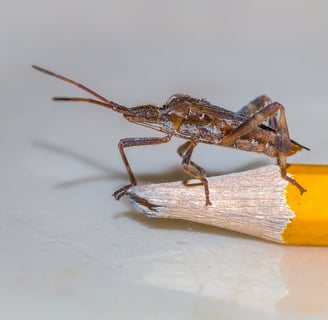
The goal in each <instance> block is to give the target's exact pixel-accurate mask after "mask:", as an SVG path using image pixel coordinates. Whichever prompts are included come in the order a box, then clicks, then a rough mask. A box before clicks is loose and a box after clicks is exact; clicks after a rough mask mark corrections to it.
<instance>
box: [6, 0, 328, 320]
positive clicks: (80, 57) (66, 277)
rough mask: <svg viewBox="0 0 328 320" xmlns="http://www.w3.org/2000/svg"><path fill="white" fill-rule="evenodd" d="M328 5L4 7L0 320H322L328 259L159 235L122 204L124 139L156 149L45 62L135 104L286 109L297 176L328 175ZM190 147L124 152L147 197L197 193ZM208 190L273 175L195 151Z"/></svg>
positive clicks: (187, 233) (260, 159) (197, 235)
mask: <svg viewBox="0 0 328 320" xmlns="http://www.w3.org/2000/svg"><path fill="white" fill-rule="evenodd" d="M327 10H328V3H327V2H326V1H318V0H317V1H296V0H294V1H292V0H287V1H282V0H281V1H260V0H253V1H161V2H157V1H146V0H144V1H129V0H127V1H93V2H92V1H62V0H57V1H37V0H32V1H28V2H19V1H6V0H5V1H2V2H1V12H0V25H1V28H0V43H1V51H0V67H1V73H0V81H1V91H0V92H1V104H0V112H1V117H0V121H1V125H0V143H1V145H0V146H1V157H0V168H1V169H0V170H1V171H0V220H1V223H0V254H1V265H0V270H1V272H0V316H1V318H3V319H17V318H19V319H22V318H25V319H41V318H42V319H44V318H47V319H58V318H61V319H72V318H79V319H90V318H91V317H94V318H95V319H109V318H112V319H114V318H115V319H130V318H131V319H132V318H133V319H167V318H171V319H207V318H216V319H218V318H220V319H225V318H229V319H230V318H243V319H247V318H249V319H253V318H254V316H256V317H262V318H263V317H265V318H266V319H276V318H279V319H284V318H286V319H294V318H298V317H299V316H304V317H305V318H307V317H309V318H311V319H313V318H314V317H321V316H322V317H324V316H326V315H327V314H328V308H327V306H326V303H325V297H326V296H327V289H326V288H327V287H328V284H327V271H326V270H328V269H327V267H326V263H327V262H326V261H327V259H326V258H327V257H326V255H327V251H326V249H325V248H321V249H320V248H287V247H281V246H277V245H273V244H269V243H265V242H262V241H259V240H256V239H253V238H250V237H245V236H242V235H238V234H235V233H232V232H227V231H224V230H219V229H215V228H209V227H205V226H200V225H197V224H192V223H188V222H181V221H177V222H174V221H160V220H149V219H146V218H144V217H143V216H141V215H139V214H138V213H136V212H135V211H134V210H133V209H132V208H131V207H130V206H129V205H128V204H127V202H126V201H125V200H123V201H121V202H117V201H115V200H114V199H112V197H111V196H110V194H111V193H112V192H113V191H114V190H116V189H117V188H119V187H120V186H122V185H123V184H125V183H127V181H128V177H127V174H126V172H125V168H124V166H123V163H122V161H121V159H120V155H119V152H118V150H117V142H118V141H119V139H120V138H123V137H138V136H152V135H158V134H157V133H156V132H152V131H150V130H149V129H146V128H142V127H137V126H134V125H133V124H130V123H128V122H126V121H125V120H124V119H122V117H121V116H120V115H119V114H114V113H113V112H111V111H108V110H105V109H102V108H99V107H96V106H93V105H84V104H65V103H61V104H60V103H54V102H52V101H51V100H50V98H51V97H52V96H54V95H67V96H85V95H84V93H83V92H81V91H79V89H77V88H74V87H71V86H70V85H68V84H66V83H64V82H60V81H59V80H56V79H52V78H50V77H47V76H45V75H43V74H40V73H38V72H36V71H34V70H33V69H32V68H31V67H30V65H31V64H38V65H40V66H43V67H47V68H49V69H51V70H53V71H56V72H58V73H61V74H64V75H67V76H69V77H72V78H74V79H76V80H78V81H80V82H83V83H84V84H86V85H88V86H90V87H91V88H92V89H94V90H96V91H98V92H99V93H101V94H103V95H104V96H106V97H107V98H109V99H111V100H113V101H116V102H118V103H120V104H124V105H127V106H134V105H138V104H143V103H155V104H158V105H160V104H162V103H164V102H165V100H166V99H167V98H168V97H169V96H170V95H171V94H173V93H176V92H181V93H188V94H190V95H193V96H196V97H203V98H207V99H209V100H210V101H211V102H213V103H215V104H219V105H222V106H224V107H226V108H229V109H232V110H238V109H239V108H240V107H241V106H243V105H244V104H246V103H247V102H248V101H249V100H251V99H253V98H254V97H256V96H257V95H260V94H263V93H265V94H267V95H269V96H271V97H272V99H274V100H277V101H279V102H281V103H282V104H284V105H285V106H286V110H287V120H288V123H289V129H290V133H291V136H292V137H293V138H294V139H295V140H297V141H299V142H300V143H302V144H304V145H306V146H309V147H310V148H311V150H312V151H311V152H306V151H304V152H302V153H300V154H298V155H296V156H294V157H293V158H290V159H289V161H290V162H298V163H325V162H326V159H327V147H326V145H327V136H326V118H327V110H328V109H327V106H326V101H327V88H328V81H327V73H328V62H327V56H328V52H327V51H328V40H327V39H328V38H327V31H328V22H327V21H328V20H327V14H328V11H327ZM181 142H182V141H179V140H173V141H172V142H170V143H169V144H165V145H160V146H152V147H143V148H133V149H131V150H128V152H127V153H128V157H129V159H130V162H131V165H132V167H133V169H134V171H135V173H136V175H137V178H139V181H140V182H141V183H145V182H150V181H151V182H154V181H168V180H177V179H182V178H186V176H185V175H183V174H182V173H181V170H180V168H179V163H180V159H179V158H178V156H177V155H176V152H175V150H176V148H177V147H178V146H179V144H181ZM194 159H195V160H196V161H197V162H198V163H200V164H201V165H202V166H204V167H205V168H206V169H207V170H208V172H209V174H218V173H222V172H231V171H235V170H241V169H245V168H249V167H257V166H261V165H265V164H268V163H274V159H268V158H267V157H265V156H263V155H257V154H252V153H247V152H241V151H235V150H230V149H225V148H218V147H214V146H199V147H198V148H197V150H196V152H195V157H194Z"/></svg>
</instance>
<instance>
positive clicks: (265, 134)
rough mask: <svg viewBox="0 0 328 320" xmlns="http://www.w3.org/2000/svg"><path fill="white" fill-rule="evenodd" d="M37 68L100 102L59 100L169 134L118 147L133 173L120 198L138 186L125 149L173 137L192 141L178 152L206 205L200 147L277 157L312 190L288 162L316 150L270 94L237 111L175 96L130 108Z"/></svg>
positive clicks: (125, 141) (128, 141)
mask: <svg viewBox="0 0 328 320" xmlns="http://www.w3.org/2000/svg"><path fill="white" fill-rule="evenodd" d="M32 67H33V68H35V69H36V70H39V71H41V72H43V73H46V74H48V75H51V76H53V77H56V78H58V79H61V80H63V81H66V82H69V83H71V84H72V85H75V86H77V87H79V88H81V89H82V90H84V91H86V92H87V93H89V94H91V95H92V96H94V97H95V98H97V99H90V98H75V97H72V98H71V97H55V98H53V99H54V100H56V101H78V102H88V103H93V104H97V105H100V106H103V107H106V108H109V109H112V110H113V111H116V112H119V113H122V114H123V116H124V117H125V118H126V119H127V120H128V121H130V122H132V123H136V124H139V125H142V126H145V127H148V128H151V129H154V130H157V131H160V132H163V133H164V135H165V136H164V137H146V138H125V139H121V140H120V142H119V144H118V148H119V151H120V154H121V157H122V160H123V162H124V165H125V167H126V170H127V172H128V174H129V177H130V183H129V184H128V185H126V186H124V187H122V188H120V189H119V190H117V191H115V192H114V194H113V196H114V197H115V199H120V198H121V197H122V195H124V194H125V193H126V192H127V191H128V190H129V188H131V187H132V186H135V185H136V184H137V180H136V178H135V176H134V174H133V172H132V170H131V167H130V164H129V162H128V160H127V157H126V155H125V152H124V149H125V148H127V147H134V146H142V145H153V144H161V143H165V142H169V141H170V140H171V138H172V137H173V136H176V137H179V138H182V139H185V140H187V142H185V143H184V144H183V145H182V146H180V147H179V148H178V154H179V155H180V156H181V158H182V168H183V170H184V171H185V172H186V173H188V174H189V175H191V176H192V177H194V178H197V179H199V180H200V181H201V183H202V184H203V185H204V189H205V204H206V205H210V204H211V202H210V196H209V188H208V181H207V178H206V172H205V170H204V169H203V168H202V167H200V166H199V165H197V164H196V163H195V162H193V161H192V160H191V156H192V153H193V150H194V149H195V147H196V146H197V144H198V143H207V144H214V145H218V146H224V147H232V148H237V149H240V150H246V151H253V152H258V153H264V154H266V155H268V156H270V157H275V158H277V161H278V164H279V166H280V171H281V177H282V178H284V179H285V180H287V181H289V182H290V183H292V184H293V185H295V186H296V187H297V188H298V189H299V190H300V192H301V194H302V193H303V192H304V191H306V190H305V189H304V188H303V187H302V186H301V185H300V184H299V183H298V182H297V181H295V180H294V179H293V178H291V177H289V176H288V175H287V173H286V167H287V163H286V159H287V157H288V156H291V155H293V154H295V153H296V152H298V151H300V150H302V149H306V150H310V149H309V148H307V147H305V146H302V145H301V144H299V143H297V142H295V141H294V140H291V139H290V137H289V132H288V126H287V121H286V115H285V108H284V106H283V105H281V104H280V103H278V102H272V101H271V99H270V98H268V97H267V96H265V95H262V96H260V97H258V98H256V99H254V100H253V101H251V102H250V103H249V104H247V105H246V106H244V107H243V108H241V109H240V110H239V111H237V112H232V111H229V110H226V109H224V108H222V107H219V106H215V105H212V104H210V103H209V102H208V101H206V100H204V99H196V98H193V97H190V96H188V95H183V94H175V95H173V96H171V97H170V98H169V99H168V101H167V102H166V103H165V104H164V105H163V106H162V107H157V106H155V105H151V104H149V105H141V106H137V107H131V108H128V107H125V106H122V105H119V104H117V103H115V102H113V101H110V100H108V99H106V98H104V97H103V96H101V95H100V94H98V93H96V92H95V91H93V90H91V89H89V88H87V87H86V86H84V85H82V84H81V83H78V82H76V81H74V80H71V79H69V78H66V77H64V76H61V75H59V74H56V73H54V72H51V71H49V70H46V69H43V68H40V67H38V66H35V65H33V66H32ZM278 115H279V116H278ZM266 120H268V124H267V125H265V124H264V122H265V121H266Z"/></svg>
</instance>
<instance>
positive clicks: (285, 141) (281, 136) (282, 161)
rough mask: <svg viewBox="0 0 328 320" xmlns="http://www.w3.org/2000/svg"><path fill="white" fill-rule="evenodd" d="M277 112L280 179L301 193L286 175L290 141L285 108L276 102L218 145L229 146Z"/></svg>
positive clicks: (276, 142) (276, 138)
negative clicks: (289, 183)
mask: <svg viewBox="0 0 328 320" xmlns="http://www.w3.org/2000/svg"><path fill="white" fill-rule="evenodd" d="M278 112H279V118H278V120H277V128H276V129H275V131H276V137H275V141H274V145H275V147H276V149H277V160H278V164H279V166H280V172H281V177H282V178H284V179H285V180H287V181H289V182H291V183H292V184H293V185H295V186H296V187H297V188H298V189H299V190H300V192H301V194H302V193H303V192H304V191H306V190H305V189H304V188H303V187H302V186H301V185H300V184H299V183H298V182H297V181H295V180H294V179H292V178H291V177H289V176H288V175H287V173H286V168H287V162H286V159H287V156H288V155H289V154H290V148H291V140H290V137H289V132H288V126H287V120H286V114H285V108H284V106H283V105H281V104H280V103H278V102H274V103H271V104H269V105H267V106H265V107H263V108H262V109H260V110H259V111H258V112H255V113H254V114H253V115H252V116H250V117H249V119H248V120H246V121H245V122H244V123H242V124H241V125H240V126H239V127H237V128H236V129H235V130H233V131H232V132H231V133H229V134H228V135H226V136H225V137H223V138H222V140H221V142H220V145H222V146H231V145H233V144H234V142H235V141H236V140H237V139H239V138H241V137H243V136H245V135H246V134H248V133H249V132H251V131H252V130H253V129H255V128H256V127H257V126H259V125H260V124H262V123H263V122H264V121H265V120H267V119H268V118H270V117H274V116H276V115H277V113H278Z"/></svg>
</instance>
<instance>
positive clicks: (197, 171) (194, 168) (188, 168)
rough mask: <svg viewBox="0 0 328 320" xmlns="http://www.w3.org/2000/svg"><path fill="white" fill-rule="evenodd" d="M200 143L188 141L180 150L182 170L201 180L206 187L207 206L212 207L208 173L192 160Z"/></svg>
mask: <svg viewBox="0 0 328 320" xmlns="http://www.w3.org/2000/svg"><path fill="white" fill-rule="evenodd" d="M197 144H198V142H195V141H187V142H186V143H184V144H183V145H181V146H180V147H179V148H178V150H177V151H178V154H179V156H180V157H181V158H182V163H181V165H182V168H183V170H184V171H185V172H186V173H188V174H189V175H191V176H192V177H194V178H196V179H199V180H200V181H201V183H202V184H203V185H204V189H205V204H206V206H208V205H211V201H210V192H209V189H208V181H207V177H206V171H205V169H204V168H202V167H200V166H199V165H197V164H196V163H195V162H193V161H192V160H191V155H192V152H193V151H194V149H195V147H196V146H197Z"/></svg>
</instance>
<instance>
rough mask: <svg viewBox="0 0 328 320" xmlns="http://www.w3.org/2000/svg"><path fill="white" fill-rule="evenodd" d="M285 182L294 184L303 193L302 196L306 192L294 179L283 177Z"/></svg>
mask: <svg viewBox="0 0 328 320" xmlns="http://www.w3.org/2000/svg"><path fill="white" fill-rule="evenodd" d="M282 177H283V178H284V179H285V180H287V181H288V182H290V183H291V184H293V185H294V186H295V187H296V188H297V189H298V190H299V191H300V193H301V195H302V194H303V193H304V192H306V189H305V188H303V187H302V186H301V185H300V184H299V183H298V182H297V181H296V180H294V179H293V178H291V177H289V176H287V175H286V176H282Z"/></svg>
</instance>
